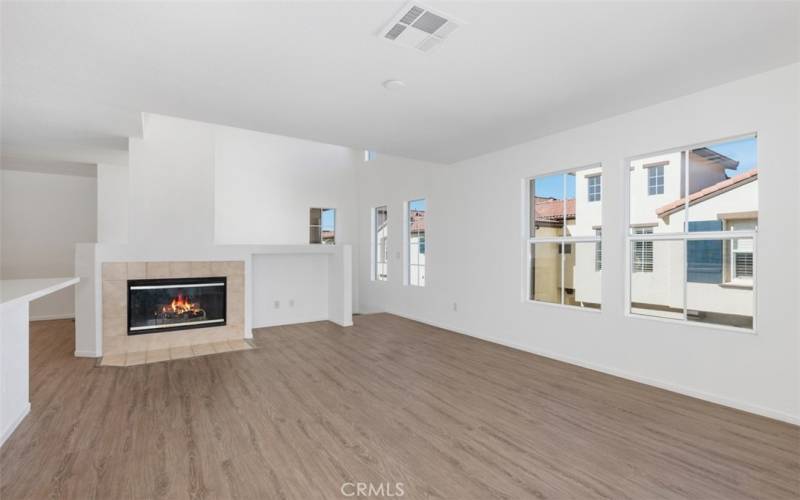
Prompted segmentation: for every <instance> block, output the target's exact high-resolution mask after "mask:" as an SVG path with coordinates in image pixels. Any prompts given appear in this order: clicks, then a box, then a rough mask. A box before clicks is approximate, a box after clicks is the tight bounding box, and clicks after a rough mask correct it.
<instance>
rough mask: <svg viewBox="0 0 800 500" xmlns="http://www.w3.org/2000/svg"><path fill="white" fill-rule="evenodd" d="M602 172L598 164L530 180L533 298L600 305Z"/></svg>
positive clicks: (528, 237) (529, 252)
mask: <svg viewBox="0 0 800 500" xmlns="http://www.w3.org/2000/svg"><path fill="white" fill-rule="evenodd" d="M601 172H602V167H601V166H600V165H594V166H591V167H584V168H580V169H573V170H569V171H564V172H560V173H555V174H550V175H542V176H538V177H535V178H533V179H529V180H528V181H527V188H526V189H527V192H528V196H527V200H528V202H527V204H528V210H527V214H528V219H529V224H528V230H527V231H526V232H527V234H526V235H525V246H526V249H527V255H528V259H527V267H528V268H527V271H526V274H527V280H526V282H527V286H526V292H525V293H526V298H527V299H528V300H530V301H534V302H548V303H553V304H562V305H569V306H576V307H585V308H591V309H599V308H600V303H601V297H600V291H601V278H602V263H601V261H602V247H601V246H600V245H601V240H602V214H603V210H602V203H601V200H600V187H599V186H600V182H601V179H602V177H601V176H600V174H601ZM591 179H596V180H591Z"/></svg>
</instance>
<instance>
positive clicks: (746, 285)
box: [719, 281, 753, 290]
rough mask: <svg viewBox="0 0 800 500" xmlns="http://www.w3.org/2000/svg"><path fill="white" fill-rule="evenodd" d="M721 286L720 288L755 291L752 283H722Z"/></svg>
mask: <svg viewBox="0 0 800 500" xmlns="http://www.w3.org/2000/svg"><path fill="white" fill-rule="evenodd" d="M719 286H720V288H738V289H741V290H752V289H753V284H752V283H746V282H743V281H739V282H737V281H729V282H727V283H720V284H719Z"/></svg>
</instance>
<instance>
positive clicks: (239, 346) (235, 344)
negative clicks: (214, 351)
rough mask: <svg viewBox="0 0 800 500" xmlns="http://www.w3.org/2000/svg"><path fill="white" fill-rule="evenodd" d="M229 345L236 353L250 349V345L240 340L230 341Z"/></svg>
mask: <svg viewBox="0 0 800 500" xmlns="http://www.w3.org/2000/svg"><path fill="white" fill-rule="evenodd" d="M228 345H229V346H231V349H232V350H234V351H243V350H245V349H250V348H251V347H250V344H248V343H247V342H245V341H244V340H242V339H238V340H229V341H228Z"/></svg>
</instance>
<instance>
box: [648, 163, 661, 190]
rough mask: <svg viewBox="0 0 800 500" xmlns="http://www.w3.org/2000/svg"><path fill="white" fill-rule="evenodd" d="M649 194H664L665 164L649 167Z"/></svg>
mask: <svg viewBox="0 0 800 500" xmlns="http://www.w3.org/2000/svg"><path fill="white" fill-rule="evenodd" d="M647 194H648V195H650V196H652V195H654V194H664V165H652V166H648V167H647Z"/></svg>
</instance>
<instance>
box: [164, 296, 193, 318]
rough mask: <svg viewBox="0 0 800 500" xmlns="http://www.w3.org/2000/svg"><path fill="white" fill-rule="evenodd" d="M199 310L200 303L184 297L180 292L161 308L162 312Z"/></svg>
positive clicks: (184, 312)
mask: <svg viewBox="0 0 800 500" xmlns="http://www.w3.org/2000/svg"><path fill="white" fill-rule="evenodd" d="M201 311H202V309H201V308H200V304H198V303H196V302H192V301H191V299H190V298H189V297H184V296H183V295H181V294H178V296H177V297H175V298H174V299H172V302H170V303H169V304H167V305H165V306H163V307H162V308H161V312H162V313H172V314H186V313H199V312H201Z"/></svg>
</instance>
